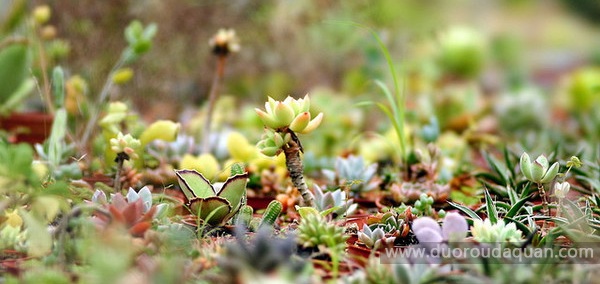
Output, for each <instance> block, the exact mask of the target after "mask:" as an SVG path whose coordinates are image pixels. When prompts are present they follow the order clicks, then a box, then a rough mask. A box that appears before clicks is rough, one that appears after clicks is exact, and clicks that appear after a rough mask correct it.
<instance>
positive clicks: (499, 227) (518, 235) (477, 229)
mask: <svg viewBox="0 0 600 284" xmlns="http://www.w3.org/2000/svg"><path fill="white" fill-rule="evenodd" d="M448 214H450V213H448ZM471 234H472V235H473V238H474V239H475V240H476V241H478V242H485V243H493V242H519V241H521V240H523V233H522V232H521V231H520V230H519V229H517V226H516V225H515V223H512V222H510V223H508V224H506V223H505V222H504V220H498V221H497V222H496V224H492V222H491V221H490V219H485V220H484V221H481V220H479V219H475V220H473V226H472V227H471Z"/></svg>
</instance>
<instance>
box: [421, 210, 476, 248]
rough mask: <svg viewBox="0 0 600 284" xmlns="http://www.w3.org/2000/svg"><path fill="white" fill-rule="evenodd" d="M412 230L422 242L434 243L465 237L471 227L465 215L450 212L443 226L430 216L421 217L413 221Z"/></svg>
mask: <svg viewBox="0 0 600 284" xmlns="http://www.w3.org/2000/svg"><path fill="white" fill-rule="evenodd" d="M412 230H413V232H414V233H415V235H416V236H417V239H418V240H419V242H420V243H428V244H434V243H441V242H442V241H447V240H450V241H457V240H461V239H464V238H465V237H466V236H467V233H468V232H469V227H468V224H467V220H466V219H465V217H463V216H462V215H460V214H459V213H456V212H449V213H448V214H446V217H444V221H443V224H442V226H441V227H440V225H439V224H438V222H436V221H435V220H433V219H432V218H430V217H420V218H417V219H416V220H415V221H414V222H413V223H412Z"/></svg>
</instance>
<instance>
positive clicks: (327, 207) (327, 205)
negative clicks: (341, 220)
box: [314, 184, 358, 216]
mask: <svg viewBox="0 0 600 284" xmlns="http://www.w3.org/2000/svg"><path fill="white" fill-rule="evenodd" d="M314 196H315V201H314V202H315V208H316V209H317V210H318V211H319V212H325V211H328V212H332V213H335V214H336V215H337V216H349V215H351V214H352V213H353V212H354V211H356V209H357V207H358V204H353V203H354V200H352V199H347V197H346V192H344V191H342V190H341V189H339V188H338V189H336V190H334V191H327V192H323V190H322V189H321V187H320V186H319V185H316V184H315V186H314Z"/></svg>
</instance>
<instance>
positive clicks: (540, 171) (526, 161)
mask: <svg viewBox="0 0 600 284" xmlns="http://www.w3.org/2000/svg"><path fill="white" fill-rule="evenodd" d="M520 166H521V172H523V175H524V176H525V177H526V178H527V179H528V180H530V181H531V182H534V183H538V184H542V183H548V182H550V181H552V180H553V179H554V177H556V175H557V174H558V170H559V165H558V162H555V163H554V164H552V166H550V164H549V163H548V159H547V158H546V156H544V155H540V156H538V157H537V159H535V161H533V162H531V159H530V158H529V155H528V154H527V153H523V155H521V160H520Z"/></svg>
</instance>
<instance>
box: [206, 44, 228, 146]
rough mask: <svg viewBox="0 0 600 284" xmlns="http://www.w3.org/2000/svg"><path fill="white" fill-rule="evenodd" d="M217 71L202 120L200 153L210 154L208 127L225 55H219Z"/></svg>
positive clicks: (221, 75)
mask: <svg viewBox="0 0 600 284" xmlns="http://www.w3.org/2000/svg"><path fill="white" fill-rule="evenodd" d="M217 58H218V59H217V69H216V70H215V77H214V78H213V82H212V85H211V87H210V93H209V95H208V109H207V112H206V119H205V120H204V128H203V129H202V130H203V131H202V135H203V136H204V141H203V142H202V153H208V152H210V125H211V124H212V116H213V111H214V108H215V103H216V101H217V96H218V93H219V86H220V85H221V81H222V79H223V74H224V73H225V61H226V59H227V55H220V56H218V57H217Z"/></svg>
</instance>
